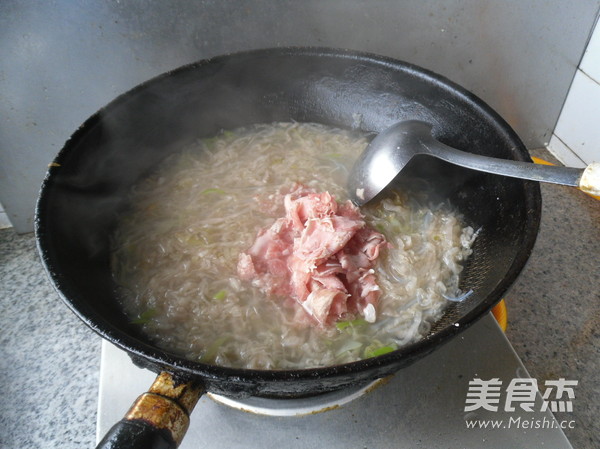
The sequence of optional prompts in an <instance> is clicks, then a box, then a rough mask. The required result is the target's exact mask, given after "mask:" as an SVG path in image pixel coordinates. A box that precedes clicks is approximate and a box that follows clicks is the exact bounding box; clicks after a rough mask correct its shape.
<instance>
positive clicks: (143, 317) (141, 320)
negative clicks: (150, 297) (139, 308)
mask: <svg viewBox="0 0 600 449" xmlns="http://www.w3.org/2000/svg"><path fill="white" fill-rule="evenodd" d="M155 316H156V309H148V310H145V311H144V312H142V313H141V314H140V315H139V316H138V317H137V318H136V319H135V320H132V321H131V324H146V323H147V322H148V321H150V320H151V319H152V318H154V317H155Z"/></svg>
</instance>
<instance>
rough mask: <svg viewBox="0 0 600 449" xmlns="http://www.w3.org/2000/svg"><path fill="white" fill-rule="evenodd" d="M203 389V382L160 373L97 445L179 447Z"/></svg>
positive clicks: (112, 448)
mask: <svg viewBox="0 0 600 449" xmlns="http://www.w3.org/2000/svg"><path fill="white" fill-rule="evenodd" d="M204 391H205V389H204V386H202V385H198V384H197V383H195V382H188V383H178V382H176V381H175V380H174V379H173V376H172V375H171V374H169V373H167V372H162V373H160V374H159V375H158V376H157V377H156V380H155V381H154V383H153V384H152V386H151V387H150V389H149V390H148V392H147V393H144V394H142V395H141V396H140V397H138V398H137V399H136V401H135V403H134V404H133V405H132V406H131V408H130V409H129V411H128V412H127V414H126V415H125V417H124V418H123V419H122V420H121V421H119V422H118V423H117V424H115V425H114V426H113V427H112V428H111V429H110V430H109V431H108V433H107V434H106V435H105V436H104V438H102V441H100V443H98V446H96V449H125V448H127V449H142V448H144V449H147V448H153V449H175V448H177V447H178V446H179V444H180V443H181V440H182V439H183V436H184V435H185V432H186V431H187V429H188V426H189V423H190V417H189V415H190V413H191V412H192V410H193V409H194V406H195V405H196V403H197V402H198V399H200V396H202V394H203V393H204Z"/></svg>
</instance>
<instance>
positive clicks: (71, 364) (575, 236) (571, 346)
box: [0, 150, 600, 449]
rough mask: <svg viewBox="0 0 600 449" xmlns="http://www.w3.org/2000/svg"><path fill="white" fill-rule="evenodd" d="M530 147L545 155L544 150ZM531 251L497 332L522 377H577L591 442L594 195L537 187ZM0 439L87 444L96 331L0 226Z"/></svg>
mask: <svg viewBox="0 0 600 449" xmlns="http://www.w3.org/2000/svg"><path fill="white" fill-rule="evenodd" d="M531 153H532V155H534V156H538V157H542V158H544V159H547V160H551V161H552V160H553V159H552V157H551V156H550V155H549V153H548V152H547V151H546V150H534V151H532V152H531ZM542 196H543V215H542V223H541V228H540V232H539V235H538V239H537V242H536V245H535V248H534V251H533V253H532V255H531V258H530V260H529V262H528V264H527V266H526V267H525V269H524V271H523V272H522V274H521V276H520V277H519V279H518V280H517V281H516V283H515V284H514V286H513V287H512V289H511V290H510V292H509V293H508V294H507V296H506V298H505V299H506V302H507V307H508V323H509V324H508V330H507V337H508V339H509V340H510V342H511V344H512V345H513V347H514V348H515V350H516V352H517V354H518V355H519V357H520V358H521V359H522V361H523V363H524V365H525V367H526V368H527V369H528V371H529V373H530V374H531V376H532V377H533V378H535V379H537V380H538V383H539V384H540V385H543V384H544V382H545V381H546V380H558V379H560V378H564V379H567V380H577V381H578V382H579V384H578V385H577V387H575V390H574V391H575V398H574V399H573V401H572V403H573V411H572V412H570V413H567V412H565V413H562V414H561V413H558V414H556V415H557V418H558V419H559V421H560V420H561V419H568V420H570V421H573V422H574V428H572V429H569V428H567V429H565V434H566V435H567V437H568V438H569V440H570V441H571V443H572V445H573V447H574V448H576V449H588V448H589V449H592V448H594V449H595V448H598V447H600V421H599V420H598V416H600V358H599V355H600V329H599V325H600V310H599V306H600V276H598V273H599V272H600V270H599V268H600V202H599V201H597V200H595V199H593V198H591V197H589V196H587V195H585V194H583V193H581V192H579V191H577V190H575V189H571V188H566V187H561V186H550V185H543V186H542ZM0 300H1V301H2V313H1V314H0V348H1V351H2V353H1V357H0V384H1V385H2V386H3V392H2V395H1V396H0V447H2V448H55V447H56V448H58V447H60V448H67V449H68V448H85V447H88V448H91V447H94V443H95V428H96V414H97V405H98V380H99V369H100V346H101V339H100V337H98V336H96V334H94V333H93V332H92V331H91V330H89V329H88V328H87V327H86V326H85V325H83V323H81V322H80V321H79V319H78V318H76V317H75V315H74V314H73V313H71V312H70V311H69V310H68V309H67V307H65V306H64V305H63V304H62V303H61V301H60V300H59V298H58V295H57V294H56V293H55V292H54V290H53V288H52V287H51V285H50V283H49V281H48V280H47V279H46V276H45V273H44V271H43V269H42V266H41V263H40V261H39V257H38V255H37V252H36V247H35V238H34V236H33V234H26V235H17V234H15V232H14V231H13V230H12V229H4V230H0Z"/></svg>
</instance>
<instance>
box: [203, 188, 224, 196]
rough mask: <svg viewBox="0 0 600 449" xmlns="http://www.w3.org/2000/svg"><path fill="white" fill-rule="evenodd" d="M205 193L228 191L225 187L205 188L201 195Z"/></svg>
mask: <svg viewBox="0 0 600 449" xmlns="http://www.w3.org/2000/svg"><path fill="white" fill-rule="evenodd" d="M205 193H221V194H223V193H227V192H226V191H225V190H223V189H204V190H203V191H202V192H200V195H204V194H205Z"/></svg>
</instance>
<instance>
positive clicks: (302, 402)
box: [207, 376, 391, 416]
mask: <svg viewBox="0 0 600 449" xmlns="http://www.w3.org/2000/svg"><path fill="white" fill-rule="evenodd" d="M390 377H391V376H390ZM388 380H389V377H387V378H384V379H377V380H375V381H373V382H370V383H368V384H365V385H362V386H357V387H351V388H345V389H343V390H338V391H332V392H331V393H323V394H320V395H315V396H310V397H304V398H297V399H271V398H261V397H256V396H251V397H247V398H243V399H237V398H236V399H234V398H229V397H226V396H222V395H219V394H215V393H207V395H208V396H209V397H210V398H211V399H213V400H214V401H215V402H218V403H220V404H223V405H227V406H229V407H232V408H235V409H238V410H241V411H244V412H249V413H255V414H257V415H265V416H305V415H314V414H316V413H322V412H326V411H329V410H333V409H336V408H338V407H341V406H342V405H344V404H347V403H348V402H350V401H353V400H354V399H356V398H359V397H361V396H363V395H364V394H366V393H368V392H370V391H372V390H373V389H374V388H377V387H378V386H380V385H383V384H385V383H387V381H388Z"/></svg>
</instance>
